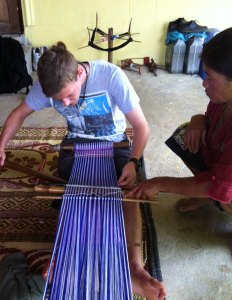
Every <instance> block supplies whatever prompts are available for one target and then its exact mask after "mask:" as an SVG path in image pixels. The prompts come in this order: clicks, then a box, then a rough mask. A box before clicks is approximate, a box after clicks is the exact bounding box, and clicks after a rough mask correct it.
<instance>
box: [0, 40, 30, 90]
mask: <svg viewBox="0 0 232 300" xmlns="http://www.w3.org/2000/svg"><path fill="white" fill-rule="evenodd" d="M32 82H33V80H32V77H31V76H30V75H29V74H28V72H27V65H26V60H25V56H24V51H23V47H22V45H21V44H20V42H19V41H17V40H15V39H13V38H10V37H0V94H3V93H17V92H18V91H19V90H21V89H22V88H25V87H26V93H28V92H29V86H30V85H32Z"/></svg>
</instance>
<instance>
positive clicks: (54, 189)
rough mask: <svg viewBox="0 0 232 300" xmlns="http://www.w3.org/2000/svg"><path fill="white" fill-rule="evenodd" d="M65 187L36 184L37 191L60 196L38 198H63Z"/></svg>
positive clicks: (40, 197)
mask: <svg viewBox="0 0 232 300" xmlns="http://www.w3.org/2000/svg"><path fill="white" fill-rule="evenodd" d="M64 191H65V187H64V186H46V185H37V186H35V192H43V193H51V194H59V196H57V195H56V196H53V195H49V196H44V195H37V196H36V199H57V200H61V196H60V195H62V194H64ZM123 201H126V202H144V203H151V204H157V203H159V202H158V201H156V200H149V199H146V200H145V199H130V198H123Z"/></svg>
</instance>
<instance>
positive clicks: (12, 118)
mask: <svg viewBox="0 0 232 300" xmlns="http://www.w3.org/2000/svg"><path fill="white" fill-rule="evenodd" d="M32 112H34V110H32V109H30V108H29V107H28V106H27V105H26V104H25V102H22V103H21V104H20V105H19V106H18V107H16V108H15V109H14V110H13V111H12V112H11V113H10V115H9V116H8V118H7V120H6V122H5V124H4V126H3V129H2V132H1V136H0V166H3V165H4V161H5V158H6V155H5V147H6V145H7V143H8V141H9V140H10V139H11V138H12V137H13V136H14V135H15V134H16V133H17V132H18V131H19V129H20V128H21V126H22V124H23V121H24V120H25V118H26V117H27V116H29V115H30V114H31V113H32Z"/></svg>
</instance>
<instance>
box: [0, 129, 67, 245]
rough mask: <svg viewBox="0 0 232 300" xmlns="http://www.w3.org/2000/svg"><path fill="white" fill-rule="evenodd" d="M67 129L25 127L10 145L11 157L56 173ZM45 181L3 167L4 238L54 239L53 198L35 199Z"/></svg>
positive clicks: (0, 218)
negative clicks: (58, 149) (59, 147)
mask: <svg viewBox="0 0 232 300" xmlns="http://www.w3.org/2000/svg"><path fill="white" fill-rule="evenodd" d="M65 133H66V130H65V129H64V128H46V129H44V128H42V129H40V128H22V129H21V130H20V131H19V133H18V134H17V135H16V136H15V138H14V139H13V140H11V141H10V143H9V144H8V146H7V149H6V155H7V159H9V160H11V161H14V162H17V163H19V164H21V165H23V166H26V167H29V168H32V169H34V170H36V171H43V172H44V173H46V174H48V175H53V176H55V175H56V170H57V158H58V153H57V152H55V151H53V150H51V147H50V146H51V145H54V144H59V143H60V141H61V140H62V138H63V136H64V135H65ZM38 183H43V182H42V181H39V180H38V179H36V178H33V177H31V176H29V175H25V174H24V173H22V172H19V171H15V170H11V169H7V168H5V167H3V168H1V169H0V241H1V242H10V241H14V242H17V241H21V242H22V241H23V242H26V241H28V242H52V241H53V240H54V235H55V230H56V223H57V216H58V212H57V211H56V210H54V209H52V207H51V201H49V200H37V199H35V193H34V186H35V185H36V184H38Z"/></svg>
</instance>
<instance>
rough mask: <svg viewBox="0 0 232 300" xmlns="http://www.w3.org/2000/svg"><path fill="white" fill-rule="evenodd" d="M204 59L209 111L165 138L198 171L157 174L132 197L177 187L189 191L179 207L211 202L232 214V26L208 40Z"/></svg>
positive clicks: (184, 192) (183, 192)
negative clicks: (186, 174) (178, 175)
mask: <svg viewBox="0 0 232 300" xmlns="http://www.w3.org/2000/svg"><path fill="white" fill-rule="evenodd" d="M202 61H203V64H204V68H205V73H206V78H205V80H204V82H203V86H204V88H205V93H206V95H207V96H208V97H209V99H210V101H209V104H208V107H207V110H206V113H205V114H204V115H195V116H193V117H192V118H191V120H190V122H189V124H187V125H184V126H181V127H179V128H178V129H177V130H176V131H175V132H174V134H173V135H172V137H171V138H169V139H168V140H167V141H166V144H167V145H168V146H169V147H170V148H171V149H172V150H173V151H174V152H175V153H176V154H177V155H179V156H180V157H181V159H182V160H183V161H184V163H185V164H186V165H187V166H188V167H189V168H190V170H191V171H192V172H193V174H194V176H192V177H186V178H175V177H156V178H152V179H150V180H147V181H144V182H142V183H141V184H140V185H138V186H137V187H135V188H134V189H132V190H131V191H130V192H129V193H128V195H127V197H133V198H142V199H144V198H147V199H152V198H154V197H155V196H156V194H157V193H159V192H166V193H177V194H181V195H184V196H187V197H189V199H184V200H180V201H179V202H178V203H177V208H178V209H179V210H180V211H183V212H185V211H190V210H194V209H197V208H199V207H201V206H203V205H205V204H212V205H215V206H217V207H218V208H219V209H221V210H225V211H227V212H228V213H230V214H232V204H231V201H232V155H231V153H232V28H228V29H226V30H224V31H222V32H220V33H219V34H217V35H216V36H215V37H214V38H213V39H211V40H210V41H209V42H208V43H207V44H205V45H204V48H203V52H202Z"/></svg>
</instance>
